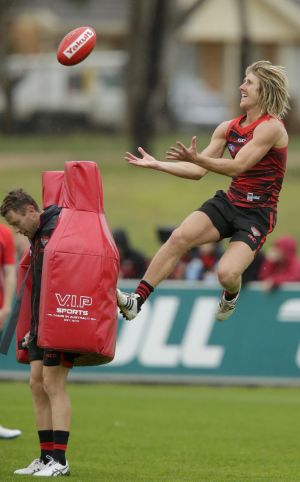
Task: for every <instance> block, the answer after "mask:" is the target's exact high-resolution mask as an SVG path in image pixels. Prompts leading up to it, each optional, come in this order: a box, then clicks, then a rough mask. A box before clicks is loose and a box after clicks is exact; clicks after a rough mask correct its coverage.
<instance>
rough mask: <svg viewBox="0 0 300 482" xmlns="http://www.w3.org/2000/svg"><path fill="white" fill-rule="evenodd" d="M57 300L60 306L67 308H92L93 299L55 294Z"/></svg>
mask: <svg viewBox="0 0 300 482" xmlns="http://www.w3.org/2000/svg"><path fill="white" fill-rule="evenodd" d="M55 297H56V300H57V302H58V304H59V306H64V307H66V308H68V307H72V308H85V307H86V306H92V304H93V299H92V298H91V297H90V296H82V295H70V294H65V295H63V294H61V293H55Z"/></svg>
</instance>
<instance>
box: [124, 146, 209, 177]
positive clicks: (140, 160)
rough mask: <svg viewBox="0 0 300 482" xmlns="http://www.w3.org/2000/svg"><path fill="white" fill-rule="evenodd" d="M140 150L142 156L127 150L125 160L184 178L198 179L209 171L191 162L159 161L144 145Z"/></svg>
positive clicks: (134, 164)
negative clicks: (145, 149)
mask: <svg viewBox="0 0 300 482" xmlns="http://www.w3.org/2000/svg"><path fill="white" fill-rule="evenodd" d="M138 151H139V153H140V154H141V157H138V156H135V155H134V154H132V153H131V152H126V155H125V160H126V161H128V162H129V164H132V165H133V166H138V167H144V168H146V169H154V170H157V171H161V172H165V173H167V174H172V175H173V176H177V177H182V178H184V179H191V180H198V179H201V178H202V177H203V176H204V175H205V174H206V173H207V170H206V169H203V168H202V167H200V166H197V165H196V164H192V163H190V162H166V161H159V160H158V159H155V157H153V156H151V155H150V154H148V153H147V152H146V151H144V149H143V148H142V147H139V148H138Z"/></svg>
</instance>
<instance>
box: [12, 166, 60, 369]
mask: <svg viewBox="0 0 300 482" xmlns="http://www.w3.org/2000/svg"><path fill="white" fill-rule="evenodd" d="M63 179H64V171H46V172H44V173H43V175H42V191H43V207H44V208H46V207H48V206H50V205H51V204H56V205H58V206H60V205H61V201H60V197H61V191H62V185H63ZM29 266H30V249H28V250H27V251H26V253H25V254H24V256H23V258H22V259H21V261H20V262H19V266H18V279H17V294H18V293H19V291H20V289H21V287H22V284H23V281H24V278H25V276H26V273H27V271H28V269H29ZM31 287H32V275H31V272H29V273H28V275H27V278H26V281H25V286H24V291H23V296H22V301H21V306H20V311H19V316H18V324H17V329H16V357H17V360H18V362H20V363H28V350H27V349H24V348H22V347H21V342H22V340H23V338H24V336H25V335H26V333H28V331H29V330H30V320H31Z"/></svg>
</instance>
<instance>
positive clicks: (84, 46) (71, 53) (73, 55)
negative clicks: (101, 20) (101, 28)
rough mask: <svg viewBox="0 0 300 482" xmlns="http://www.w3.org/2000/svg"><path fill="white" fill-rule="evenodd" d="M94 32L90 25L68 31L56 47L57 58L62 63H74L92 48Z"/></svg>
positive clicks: (80, 59) (82, 58)
mask: <svg viewBox="0 0 300 482" xmlns="http://www.w3.org/2000/svg"><path fill="white" fill-rule="evenodd" d="M95 43H96V32H95V30H94V29H93V28H92V27H78V28H75V29H74V30H72V31H71V32H69V33H68V34H67V35H66V36H65V37H64V38H63V39H62V41H61V42H60V44H59V46H58V49H57V60H58V61H59V62H60V63H61V64H63V65H75V64H78V63H79V62H81V61H82V60H84V59H85V58H86V57H87V56H88V55H89V54H90V53H91V51H92V50H93V48H94V46H95Z"/></svg>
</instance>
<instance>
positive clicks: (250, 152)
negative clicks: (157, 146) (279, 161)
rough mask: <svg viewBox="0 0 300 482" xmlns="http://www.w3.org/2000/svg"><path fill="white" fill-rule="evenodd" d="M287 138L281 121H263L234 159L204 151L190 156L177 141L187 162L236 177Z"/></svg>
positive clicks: (283, 145)
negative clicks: (212, 155) (213, 155)
mask: <svg viewBox="0 0 300 482" xmlns="http://www.w3.org/2000/svg"><path fill="white" fill-rule="evenodd" d="M287 142H288V138H287V134H286V131H285V129H284V127H283V125H282V123H281V122H280V121H278V120H276V119H272V120H270V121H266V122H263V123H262V124H260V125H259V126H257V128H256V129H255V131H254V134H253V139H252V140H251V141H249V142H248V143H247V144H246V145H245V146H244V147H242V148H241V150H240V151H239V153H238V154H237V156H236V157H235V159H224V158H212V157H210V156H208V155H205V153H204V152H202V153H201V154H197V156H195V155H194V156H190V154H189V152H188V149H187V148H186V147H185V146H184V145H183V144H181V143H178V145H179V149H180V150H181V151H182V152H183V153H184V154H185V156H186V159H187V160H188V159H189V161H188V162H193V163H195V164H197V165H200V166H201V167H204V168H205V169H207V170H208V171H211V172H215V173H218V174H223V175H225V176H230V177H236V176H238V175H239V174H242V173H243V172H245V171H247V170H248V169H250V168H251V167H252V166H254V165H255V164H257V163H258V162H259V161H260V160H261V159H262V158H263V157H264V156H265V155H266V154H267V152H268V151H269V150H270V149H271V148H272V147H285V146H286V145H287Z"/></svg>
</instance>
